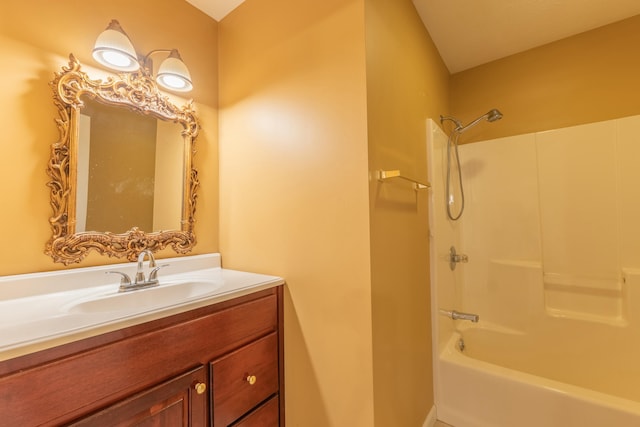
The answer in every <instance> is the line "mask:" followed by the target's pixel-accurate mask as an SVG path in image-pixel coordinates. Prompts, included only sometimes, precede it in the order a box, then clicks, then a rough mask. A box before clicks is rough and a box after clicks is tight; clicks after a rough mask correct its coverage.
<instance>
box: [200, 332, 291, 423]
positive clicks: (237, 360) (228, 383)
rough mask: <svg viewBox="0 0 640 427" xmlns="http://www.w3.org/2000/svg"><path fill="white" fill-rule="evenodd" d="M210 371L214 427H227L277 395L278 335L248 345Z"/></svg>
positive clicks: (213, 365)
mask: <svg viewBox="0 0 640 427" xmlns="http://www.w3.org/2000/svg"><path fill="white" fill-rule="evenodd" d="M211 368H212V369H211V372H212V375H211V377H212V378H211V380H212V383H213V387H212V400H213V426H214V427H227V426H228V425H230V424H231V423H233V422H234V421H236V420H237V419H239V418H240V417H242V416H243V415H245V414H246V413H248V412H249V411H251V410H252V409H253V408H255V407H256V406H258V405H259V404H260V403H262V402H264V401H266V400H267V399H268V398H270V397H272V396H273V395H275V394H276V393H278V389H279V387H278V386H279V384H278V382H279V377H278V335H277V334H276V333H272V334H270V335H267V336H266V337H264V338H261V339H259V340H256V341H254V342H253V343H251V344H247V345H246V346H244V347H242V348H240V349H239V350H236V351H234V352H233V353H231V354H229V355H227V356H224V357H222V358H220V359H218V360H216V361H215V362H213V363H212V364H211Z"/></svg>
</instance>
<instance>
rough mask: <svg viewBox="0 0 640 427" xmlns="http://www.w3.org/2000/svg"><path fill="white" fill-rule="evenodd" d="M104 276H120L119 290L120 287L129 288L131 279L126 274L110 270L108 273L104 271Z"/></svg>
mask: <svg viewBox="0 0 640 427" xmlns="http://www.w3.org/2000/svg"><path fill="white" fill-rule="evenodd" d="M105 274H119V275H120V276H122V277H121V278H120V287H121V288H122V287H127V286H131V278H130V277H129V275H128V274H126V273H123V272H121V271H115V270H110V271H105Z"/></svg>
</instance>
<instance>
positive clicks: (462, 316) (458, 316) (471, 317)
mask: <svg viewBox="0 0 640 427" xmlns="http://www.w3.org/2000/svg"><path fill="white" fill-rule="evenodd" d="M440 314H442V315H444V316H447V317H450V318H451V319H453V320H468V321H470V322H473V323H478V320H480V316H478V315H477V314H473V313H461V312H459V311H455V310H440Z"/></svg>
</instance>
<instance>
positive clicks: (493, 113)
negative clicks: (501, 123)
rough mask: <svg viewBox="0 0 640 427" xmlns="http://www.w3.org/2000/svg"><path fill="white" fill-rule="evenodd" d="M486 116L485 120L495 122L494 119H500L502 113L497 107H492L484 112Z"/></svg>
mask: <svg viewBox="0 0 640 427" xmlns="http://www.w3.org/2000/svg"><path fill="white" fill-rule="evenodd" d="M485 115H486V116H487V121H488V122H495V121H496V120H500V119H501V118H502V113H501V112H500V111H499V110H497V109H495V108H494V109H493V110H491V111H489V112H488V113H487V114H485Z"/></svg>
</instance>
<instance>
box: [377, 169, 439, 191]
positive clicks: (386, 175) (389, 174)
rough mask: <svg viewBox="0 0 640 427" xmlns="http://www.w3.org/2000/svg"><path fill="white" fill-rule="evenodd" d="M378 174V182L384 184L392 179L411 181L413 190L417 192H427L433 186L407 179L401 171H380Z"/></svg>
mask: <svg viewBox="0 0 640 427" xmlns="http://www.w3.org/2000/svg"><path fill="white" fill-rule="evenodd" d="M376 174H377V175H378V181H380V182H384V181H386V180H388V179H391V178H400V179H403V180H405V181H409V182H411V183H412V184H413V189H414V190H416V191H418V190H426V189H428V188H429V187H431V184H424V183H422V182H420V181H416V180H415V179H412V178H407V177H406V176H403V175H402V174H401V173H400V171H399V170H389V171H384V170H379V171H377V172H376Z"/></svg>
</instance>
